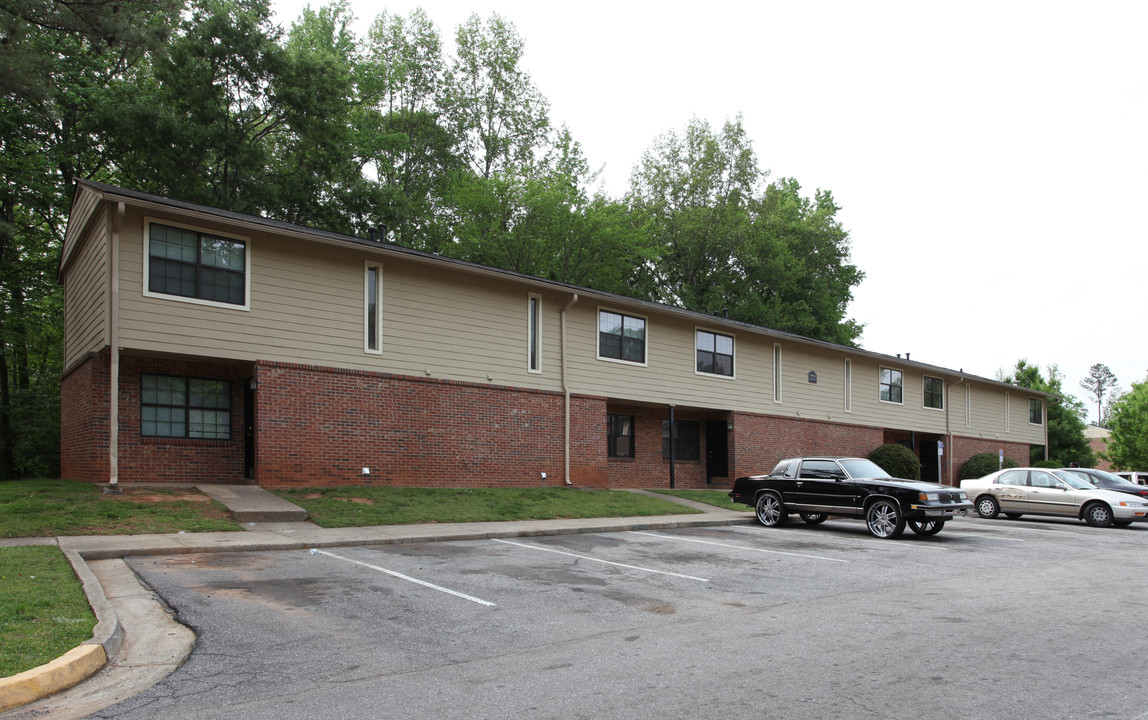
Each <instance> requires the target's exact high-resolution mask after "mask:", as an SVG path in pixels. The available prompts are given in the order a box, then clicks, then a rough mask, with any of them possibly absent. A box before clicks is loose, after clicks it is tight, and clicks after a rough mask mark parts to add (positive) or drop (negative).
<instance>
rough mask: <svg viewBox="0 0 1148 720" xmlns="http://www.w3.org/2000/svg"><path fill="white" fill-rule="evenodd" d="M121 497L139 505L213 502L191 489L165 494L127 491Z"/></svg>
mask: <svg viewBox="0 0 1148 720" xmlns="http://www.w3.org/2000/svg"><path fill="white" fill-rule="evenodd" d="M112 497H114V496H112ZM120 497H121V498H122V499H124V500H131V501H132V502H139V503H159V502H180V501H183V500H186V501H188V502H201V503H207V502H211V498H210V497H208V496H207V495H204V494H203V493H201V492H199V491H198V490H193V489H190V488H189V489H187V490H165V491H163V492H154V491H152V490H125V491H124V494H123V495H121V496H120Z"/></svg>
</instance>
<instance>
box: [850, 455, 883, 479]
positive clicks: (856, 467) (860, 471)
mask: <svg viewBox="0 0 1148 720" xmlns="http://www.w3.org/2000/svg"><path fill="white" fill-rule="evenodd" d="M838 462H839V463H841V467H843V468H845V472H847V473H849V477H853V478H887V477H891V475H889V473H887V472H885V471H884V470H882V469H881V466H880V465H878V464H877V463H875V462H873V461H872V460H863V459H861V458H848V459H845V460H838Z"/></svg>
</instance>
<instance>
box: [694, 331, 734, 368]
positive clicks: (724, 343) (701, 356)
mask: <svg viewBox="0 0 1148 720" xmlns="http://www.w3.org/2000/svg"><path fill="white" fill-rule="evenodd" d="M695 342H696V345H697V362H698V366H697V367H698V372H699V373H709V374H711V375H725V376H726V377H733V338H732V337H730V336H728V335H719V334H718V333H712V332H709V331H708V330H698V331H697V338H696V341H695Z"/></svg>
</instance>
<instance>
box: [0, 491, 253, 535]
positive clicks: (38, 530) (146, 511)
mask: <svg viewBox="0 0 1148 720" xmlns="http://www.w3.org/2000/svg"><path fill="white" fill-rule="evenodd" d="M188 496H189V491H188V490H186V489H185V490H178V491H177V490H173V489H166V488H133V489H130V490H124V494H123V495H108V494H105V493H104V492H103V488H102V486H99V485H92V484H90V483H81V482H76V481H73V480H10V481H7V482H0V537H55V536H58V535H138V534H148V533H175V532H180V531H181V530H182V531H184V532H212V531H220V530H234V531H239V530H242V528H241V527H240V526H239V524H238V523H236V522H235V521H234V520H233V519H232V518H231V515H230V513H228V511H227V508H225V507H223V505H221V504H219V503H217V502H215V501H214V500H211V499H210V498H208V497H207V496H206V495H201V494H200V493H198V492H197V491H194V492H191V496H192V497H196V498H197V499H196V500H188V499H186V498H187V497H188ZM167 498H170V499H167ZM200 498H202V499H200Z"/></svg>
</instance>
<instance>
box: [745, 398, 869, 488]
mask: <svg viewBox="0 0 1148 720" xmlns="http://www.w3.org/2000/svg"><path fill="white" fill-rule="evenodd" d="M733 423H734V430H733V433H732V435H733V436H734V437H736V439H737V445H736V447H737V452H736V454H735V453H734V451H733V447H731V448H730V475H731V478H738V477H742V476H745V475H759V474H762V473H767V472H769V471H770V470H772V469H773V467H774V466H775V465H776V464H777V463H778V461H780V460H784V459H785V458H790V457H802V456H805V455H839V456H851V457H865V456H866V455H868V454H869V453H870V452H872V451H873V450H875V449H876V448H878V447H880V446H881V445H882V444H883V442H884V437H885V435H884V433H885V431H884V430H883V429H882V428H874V427H867V426H864V425H845V424H841V423H832V422H826V421H823V420H805V419H803V418H789V417H777V416H772V415H757V414H753V413H734V414H733ZM732 444H733V443H731V445H732Z"/></svg>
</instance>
